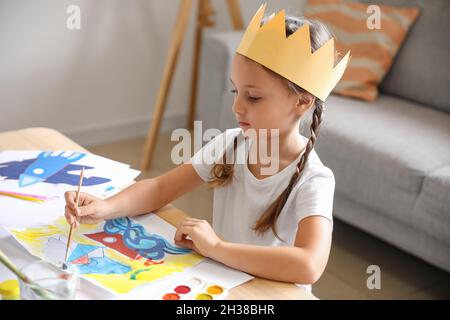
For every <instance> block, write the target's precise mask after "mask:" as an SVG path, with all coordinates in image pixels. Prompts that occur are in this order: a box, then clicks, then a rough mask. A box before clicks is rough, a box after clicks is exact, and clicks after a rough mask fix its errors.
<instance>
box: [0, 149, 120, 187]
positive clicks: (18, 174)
mask: <svg viewBox="0 0 450 320" xmlns="http://www.w3.org/2000/svg"><path fill="white" fill-rule="evenodd" d="M44 153H45V152H43V153H41V154H40V155H39V156H41V155H43V154H44ZM47 153H49V152H47ZM80 155H82V156H80V159H81V158H82V157H84V156H85V154H80ZM39 156H38V158H35V159H26V160H22V161H10V162H5V163H0V176H2V177H5V178H6V179H11V180H19V186H20V187H24V186H27V185H31V184H34V183H38V182H42V181H43V180H42V179H44V181H45V182H46V183H50V184H58V183H64V184H68V185H71V186H77V185H78V182H79V180H80V176H79V174H70V173H69V172H71V171H79V170H81V169H82V168H83V167H84V170H85V171H86V170H89V169H94V167H91V166H86V165H84V166H82V165H77V164H71V163H67V160H68V158H67V157H66V158H65V160H64V158H63V157H61V156H57V157H60V158H63V159H61V160H56V159H55V158H56V157H54V156H53V157H46V158H44V157H41V158H40V159H39ZM63 160H64V162H66V163H63ZM76 160H78V159H72V160H70V161H71V162H74V161H76ZM47 161H49V164H47ZM57 163H58V167H60V169H59V170H58V171H57V172H56V173H53V175H51V176H49V173H50V170H49V169H48V168H47V167H52V168H53V169H55V167H57V166H56V164H57ZM43 167H44V168H43ZM45 168H47V173H46V174H45V176H47V178H44V173H43V172H42V173H41V174H39V173H40V172H41V170H44V169H45ZM36 169H38V170H36ZM39 169H41V170H39ZM34 170H36V172H33V171H34ZM110 181H111V179H108V178H102V177H95V176H91V177H89V178H85V179H84V180H83V185H82V186H94V185H99V184H102V183H107V182H110Z"/></svg>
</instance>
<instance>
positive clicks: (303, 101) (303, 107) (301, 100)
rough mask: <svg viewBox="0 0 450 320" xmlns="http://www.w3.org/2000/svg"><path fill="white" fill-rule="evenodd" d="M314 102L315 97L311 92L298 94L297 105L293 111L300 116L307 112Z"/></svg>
mask: <svg viewBox="0 0 450 320" xmlns="http://www.w3.org/2000/svg"><path fill="white" fill-rule="evenodd" d="M315 102H316V97H315V96H313V95H312V94H310V93H308V92H305V93H301V94H299V95H298V100H297V105H296V106H295V111H296V113H297V114H298V115H299V116H302V115H303V114H304V113H305V112H307V111H308V110H309V109H311V107H312V106H313V105H314V103H315Z"/></svg>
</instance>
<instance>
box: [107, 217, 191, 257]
mask: <svg viewBox="0 0 450 320" xmlns="http://www.w3.org/2000/svg"><path fill="white" fill-rule="evenodd" d="M103 230H104V231H105V233H108V234H120V235H122V238H123V242H124V244H125V245H126V246H127V247H128V248H130V249H132V250H135V251H137V252H138V253H139V255H140V256H142V257H144V258H147V259H152V260H160V259H163V258H164V256H165V253H169V254H186V253H189V252H191V250H189V249H185V248H180V247H176V246H174V245H172V244H171V243H170V242H169V241H167V240H166V239H165V238H164V237H162V236H160V235H157V234H149V233H147V232H146V231H145V229H144V227H143V226H141V225H140V224H137V223H134V222H133V221H132V220H130V219H129V218H127V217H124V218H118V219H114V220H108V221H106V223H105V225H104V227H103Z"/></svg>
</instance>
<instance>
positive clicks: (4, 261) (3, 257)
mask: <svg viewBox="0 0 450 320" xmlns="http://www.w3.org/2000/svg"><path fill="white" fill-rule="evenodd" d="M0 262H1V263H2V264H3V265H4V266H5V267H7V268H8V269H9V270H11V272H12V273H14V274H15V275H16V276H17V277H18V278H19V279H20V280H22V281H23V282H24V283H26V284H28V285H29V286H30V288H31V289H32V290H33V291H34V292H35V293H36V294H38V295H39V296H41V297H43V298H45V299H53V296H52V295H51V293H50V292H48V291H47V290H45V289H43V288H42V287H40V286H39V285H37V284H36V283H34V282H33V281H31V280H30V279H29V278H28V277H27V276H26V275H25V274H23V272H22V271H20V270H19V268H17V267H16V265H14V263H12V261H11V260H9V258H8V257H7V256H6V255H5V254H4V253H3V251H2V250H0Z"/></svg>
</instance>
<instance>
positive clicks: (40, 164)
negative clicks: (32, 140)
mask: <svg viewBox="0 0 450 320" xmlns="http://www.w3.org/2000/svg"><path fill="white" fill-rule="evenodd" d="M63 154H64V151H63V152H61V153H60V154H56V152H49V151H47V152H41V153H40V154H39V155H38V157H37V159H36V160H35V161H34V162H33V163H32V164H30V165H29V166H28V168H26V169H25V172H24V173H22V174H21V175H20V177H19V186H20V187H26V186H29V185H32V184H35V183H39V182H43V181H45V180H47V178H50V177H51V176H53V175H54V174H55V173H57V172H59V171H61V170H62V169H64V167H66V166H67V165H68V164H69V163H71V162H75V161H77V160H80V159H81V158H83V157H84V156H86V154H85V153H80V152H74V153H72V154H71V155H70V156H68V157H67V156H63Z"/></svg>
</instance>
